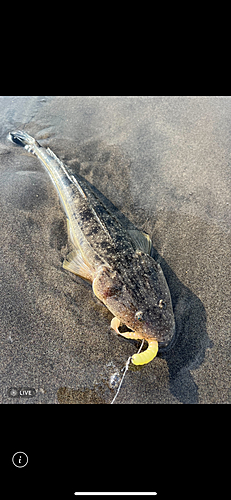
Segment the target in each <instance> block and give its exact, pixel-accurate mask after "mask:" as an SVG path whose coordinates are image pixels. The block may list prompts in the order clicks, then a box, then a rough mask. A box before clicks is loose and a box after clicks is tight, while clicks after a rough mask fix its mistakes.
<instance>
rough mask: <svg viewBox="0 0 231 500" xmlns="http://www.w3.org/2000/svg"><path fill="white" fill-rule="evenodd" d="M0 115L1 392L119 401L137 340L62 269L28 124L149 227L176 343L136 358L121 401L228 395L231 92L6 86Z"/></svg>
mask: <svg viewBox="0 0 231 500" xmlns="http://www.w3.org/2000/svg"><path fill="white" fill-rule="evenodd" d="M0 118H1V120H0V122H1V128H0V204H1V225H0V232H1V234H0V241H1V253H0V259H1V265H0V295H1V308H0V341H1V357H0V402H1V404H88V403H91V404H108V403H110V402H111V401H112V399H113V397H114V395H115V389H114V388H113V387H112V385H111V384H110V379H111V377H112V376H113V375H114V379H113V380H116V377H117V378H118V376H120V374H121V371H120V370H121V369H122V367H123V366H125V363H126V361H127V359H128V357H129V356H131V355H132V354H134V353H135V352H137V350H138V348H139V345H140V343H139V342H138V341H129V340H127V339H125V338H122V337H119V336H118V335H117V334H116V333H115V332H114V331H113V330H111V329H110V321H111V319H112V315H111V313H110V312H109V311H108V310H107V309H106V308H105V306H104V305H103V304H101V303H100V302H99V301H98V300H97V299H96V297H95V296H94V295H93V292H92V289H91V287H90V286H89V284H88V283H87V282H85V281H83V280H81V279H80V278H79V277H77V276H74V275H73V274H71V273H68V272H67V271H65V270H64V269H63V268H62V261H63V259H64V258H65V256H66V255H67V253H68V251H69V249H70V244H69V242H68V239H67V228H66V218H65V214H64V212H63V209H62V207H61V205H60V202H59V198H58V195H57V193H56V191H55V189H54V187H53V185H52V183H51V181H50V178H49V177H48V175H47V173H46V171H45V169H44V168H43V167H42V165H41V164H40V163H39V161H38V160H37V159H36V158H35V157H33V156H32V155H28V154H26V153H25V152H24V150H23V149H22V148H17V147H14V145H13V144H12V143H10V142H9V141H8V140H7V134H8V132H10V131H12V130H16V129H18V128H19V129H23V130H25V131H27V132H28V133H29V134H31V135H32V136H34V137H35V138H36V139H38V140H39V141H40V142H41V144H42V145H44V146H49V147H50V148H51V149H52V150H53V151H54V152H55V153H56V154H57V155H58V156H59V157H60V158H61V159H62V160H63V161H64V162H65V163H66V164H67V166H69V167H70V169H72V171H73V172H78V173H79V174H80V175H82V176H83V177H85V178H86V179H87V181H88V182H90V183H91V184H92V185H94V186H95V188H96V189H97V190H99V191H100V192H101V193H102V195H103V196H105V197H106V198H107V199H108V200H110V202H112V203H113V204H114V205H115V206H116V207H117V209H119V211H121V213H122V214H124V216H125V217H124V223H126V224H129V223H131V224H134V225H135V226H136V227H138V228H139V229H141V230H144V231H146V232H147V233H149V235H150V236H151V238H152V241H153V246H154V249H155V256H156V258H157V259H158V260H159V262H160V263H161V266H162V269H163V271H164V273H165V276H166V279H167V281H168V285H169V289H170V292H171V296H172V302H173V308H174V315H175V320H176V341H175V344H174V345H173V347H172V349H170V350H167V351H166V352H164V351H163V352H160V353H158V356H157V357H156V358H155V359H154V360H153V361H152V362H151V363H149V364H147V365H144V366H138V367H136V366H134V365H130V367H129V370H128V372H127V374H126V377H125V379H124V381H123V385H122V387H121V390H120V393H119V395H118V397H117V399H116V401H115V404H126V403H127V404H143V403H145V404H228V403H230V402H231V388H230V380H231V370H230V352H231V348H230V333H231V326H230V325H231V322H230V285H231V280H230V272H231V268H230V249H231V241H230V228H231V99H230V98H210V97H209V98H204V97H203V98H169V97H161V98H126V97H123V98H114V97H112V98H99V97H97V98H87V97H84V98H82V97H79V98H78V97H77V98H70V97H61V98H59V97H46V96H38V97H28V98H26V97H25V98H16V97H3V98H1V99H0ZM121 217H122V218H123V216H122V215H121ZM11 387H15V388H19V387H20V388H21V387H23V388H28V387H29V388H34V389H35V390H36V395H35V396H34V397H31V398H28V397H24V398H23V397H22V398H17V397H9V395H8V390H9V388H11Z"/></svg>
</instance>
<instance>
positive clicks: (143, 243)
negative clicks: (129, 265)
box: [128, 229, 152, 254]
mask: <svg viewBox="0 0 231 500" xmlns="http://www.w3.org/2000/svg"><path fill="white" fill-rule="evenodd" d="M128 233H129V236H130V237H131V238H132V240H133V242H134V243H135V246H136V248H137V250H141V251H142V252H145V253H147V254H151V249H152V240H151V238H150V236H149V235H148V234H146V233H142V232H141V231H138V230H136V229H129V230H128Z"/></svg>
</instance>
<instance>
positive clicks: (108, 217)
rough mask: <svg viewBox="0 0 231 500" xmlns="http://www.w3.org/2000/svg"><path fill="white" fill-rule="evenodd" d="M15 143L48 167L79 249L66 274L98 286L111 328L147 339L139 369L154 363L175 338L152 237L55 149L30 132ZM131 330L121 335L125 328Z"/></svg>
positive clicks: (21, 134) (136, 359) (67, 261)
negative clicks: (126, 221)
mask: <svg viewBox="0 0 231 500" xmlns="http://www.w3.org/2000/svg"><path fill="white" fill-rule="evenodd" d="M9 138H10V139H11V141H12V142H14V143H15V144H17V145H20V146H23V147H24V149H25V150H27V151H28V152H30V153H33V154H34V155H35V156H36V157H37V158H38V159H39V160H40V161H41V163H42V164H43V165H44V166H45V167H46V170H47V171H48V173H49V175H50V177H51V179H52V181H53V184H54V185H55V187H56V189H57V191H58V194H59V197H60V200H61V202H62V205H63V208H64V210H65V213H66V217H67V225H68V233H69V237H70V240H71V242H72V244H73V248H74V249H73V250H72V252H71V253H69V255H68V256H67V257H66V259H65V260H64V262H63V267H64V269H67V270H68V271H70V272H72V273H74V274H77V275H79V276H81V277H82V278H84V279H86V280H88V281H90V282H91V283H92V288H93V292H94V294H95V295H96V297H98V298H99V299H100V301H102V302H103V303H104V304H105V306H106V307H107V308H108V309H109V311H111V313H112V314H113V316H114V318H113V319H112V321H111V327H112V328H114V330H115V331H116V332H117V333H118V334H120V335H123V336H124V337H126V338H132V339H145V340H146V341H147V342H148V348H147V349H146V350H145V351H143V352H141V353H139V354H134V355H133V356H132V362H133V363H134V364H136V365H139V364H145V363H148V362H149V361H151V360H152V359H153V358H154V357H155V356H156V354H157V351H158V343H159V345H160V346H167V345H168V344H169V343H170V341H171V340H172V339H173V337H174V332H175V321H174V314H173V309H172V302H171V296H170V292H169V288H168V285H167V282H166V279H165V277H164V274H163V271H162V269H161V266H160V264H159V263H157V262H156V261H155V260H154V259H153V257H151V255H150V253H151V249H152V242H151V239H150V237H149V236H148V235H147V234H145V233H142V232H140V231H138V230H133V229H132V230H130V229H129V230H128V229H127V228H125V226H124V225H123V224H122V223H121V221H120V220H119V219H118V218H117V217H116V215H115V214H113V213H112V211H111V210H110V209H108V207H106V206H105V204H104V203H103V201H102V200H101V199H99V197H98V196H97V195H96V193H95V192H94V191H93V190H91V188H90V187H89V186H88V185H87V184H85V183H84V182H83V180H82V179H81V178H79V177H78V176H77V175H72V174H71V172H69V171H68V168H67V167H66V166H65V165H64V163H63V162H62V161H61V160H60V159H59V158H58V157H57V156H56V155H55V154H54V153H53V152H52V151H51V150H50V148H44V147H42V146H41V145H40V144H39V143H38V142H37V141H36V140H35V139H34V138H33V137H31V136H30V135H29V134H27V133H26V132H24V131H20V130H18V131H16V132H11V133H10V134H9ZM121 324H124V325H126V326H127V327H128V328H129V329H130V331H127V332H123V333H121V332H120V331H119V329H118V328H119V325H121Z"/></svg>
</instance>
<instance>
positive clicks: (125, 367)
mask: <svg viewBox="0 0 231 500" xmlns="http://www.w3.org/2000/svg"><path fill="white" fill-rule="evenodd" d="M143 345H144V339H143V340H142V342H141V345H140V348H139V350H138V351H137V354H139V353H140V351H141V349H142V347H143ZM131 359H132V356H129V358H128V359H127V362H126V365H125V366H124V368H122V370H124V373H123V376H122V378H121V381H120V384H119V387H118V389H117V392H116V394H115V396H114V398H113V400H112V401H111V403H110V404H111V405H113V403H114V402H115V400H116V398H117V396H118V394H119V392H120V388H121V385H122V383H123V380H124V377H125V375H126V373H127V371H128V367H129V363H130V361H131Z"/></svg>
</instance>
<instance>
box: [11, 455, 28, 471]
mask: <svg viewBox="0 0 231 500" xmlns="http://www.w3.org/2000/svg"><path fill="white" fill-rule="evenodd" d="M12 462H13V464H14V465H15V467H19V468H22V467H25V465H27V464H28V456H27V455H26V453H24V451H17V453H15V454H14V456H13V457H12Z"/></svg>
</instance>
